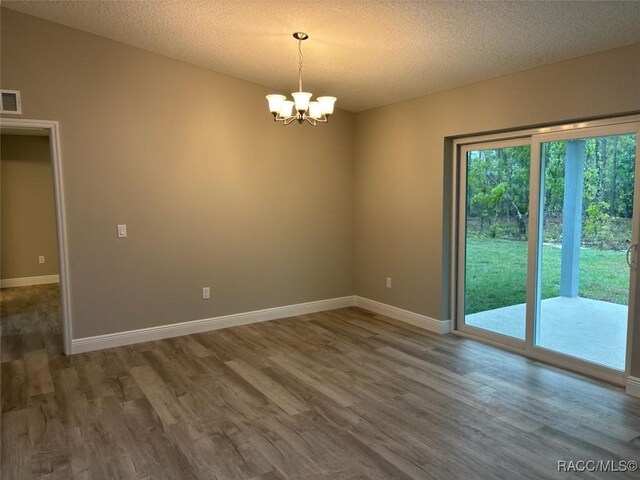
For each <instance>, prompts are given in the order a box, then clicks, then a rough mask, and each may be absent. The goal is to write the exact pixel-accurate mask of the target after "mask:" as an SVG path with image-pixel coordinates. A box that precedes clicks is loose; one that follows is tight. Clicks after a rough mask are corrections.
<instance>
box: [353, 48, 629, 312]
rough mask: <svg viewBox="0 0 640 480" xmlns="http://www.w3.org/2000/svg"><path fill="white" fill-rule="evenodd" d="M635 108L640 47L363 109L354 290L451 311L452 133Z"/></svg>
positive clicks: (419, 308)
mask: <svg viewBox="0 0 640 480" xmlns="http://www.w3.org/2000/svg"><path fill="white" fill-rule="evenodd" d="M638 110H640V44H636V45H633V46H630V47H626V48H620V49H616V50H611V51H608V52H604V53H600V54H595V55H590V56H586V57H581V58H577V59H573V60H570V61H566V62H562V63H558V64H554V65H549V66H545V67H541V68H536V69H533V70H529V71H525V72H521V73H517V74H513V75H508V76H504V77H500V78H496V79H492V80H488V81H485V82H481V83H477V84H474V85H469V86H466V87H462V88H458V89H455V90H450V91H447V92H444V93H440V94H436V95H430V96H426V97H422V98H418V99H415V100H411V101H407V102H403V103H398V104H394V105H390V106H387V107H382V108H378V109H374V110H370V111H367V112H364V113H361V114H358V115H357V116H356V132H355V135H356V137H355V138H356V140H355V149H356V156H355V162H356V163H355V180H356V188H355V197H356V198H355V208H356V216H355V218H356V231H355V236H356V244H355V252H356V263H355V265H356V267H355V268H356V273H355V285H356V294H358V295H361V296H364V297H367V298H371V299H373V300H377V301H380V302H383V303H386V304H390V305H393V306H396V307H400V308H403V309H407V310H410V311H413V312H417V313H420V314H423V315H427V316H430V317H433V318H437V319H448V318H449V308H448V306H449V305H448V300H449V298H448V295H449V289H448V286H449V285H448V282H449V276H448V269H449V256H448V254H449V252H448V246H449V236H448V233H449V227H448V218H447V217H446V215H444V214H445V212H448V211H449V203H448V202H449V199H450V192H449V186H450V175H451V170H450V165H451V155H450V152H445V137H448V136H458V135H463V134H470V133H478V132H486V131H495V130H502V129H511V128H515V127H525V126H532V125H538V124H545V123H556V122H562V121H566V120H570V119H589V118H593V117H599V116H610V115H617V114H620V113H625V112H632V111H638ZM449 148H450V146H449ZM445 153H448V154H449V155H445ZM387 276H390V277H392V278H393V288H392V289H387V288H385V277H387Z"/></svg>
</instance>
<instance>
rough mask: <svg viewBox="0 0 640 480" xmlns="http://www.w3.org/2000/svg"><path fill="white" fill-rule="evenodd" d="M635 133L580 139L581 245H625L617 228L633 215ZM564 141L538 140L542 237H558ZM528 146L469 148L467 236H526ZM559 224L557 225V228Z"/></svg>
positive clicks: (623, 232)
mask: <svg viewBox="0 0 640 480" xmlns="http://www.w3.org/2000/svg"><path fill="white" fill-rule="evenodd" d="M635 152H636V137H635V135H616V136H610V137H597V138H589V139H586V140H585V165H584V171H583V174H584V184H583V200H582V208H583V210H582V212H583V219H582V221H583V228H582V245H583V246H596V247H599V248H604V249H625V248H626V247H627V245H628V237H629V231H628V230H626V229H623V228H620V225H622V224H625V225H626V220H627V219H631V217H632V215H633V186H634V174H635ZM566 154H567V142H566V141H556V142H549V143H546V144H544V145H543V152H542V155H543V158H542V159H543V164H544V172H543V173H544V175H543V178H544V190H543V192H542V196H543V205H544V210H543V222H544V232H543V235H544V238H545V241H549V242H560V241H561V236H562V214H563V203H564V175H565V161H566ZM530 156H531V150H530V147H529V146H521V147H508V148H498V149H488V150H476V151H471V152H469V155H468V158H467V231H468V234H469V235H471V236H485V237H491V238H503V239H511V240H524V239H526V238H527V222H528V210H529V175H530V173H529V163H530ZM558 229H559V230H558Z"/></svg>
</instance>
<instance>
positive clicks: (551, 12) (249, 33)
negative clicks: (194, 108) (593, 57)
mask: <svg viewBox="0 0 640 480" xmlns="http://www.w3.org/2000/svg"><path fill="white" fill-rule="evenodd" d="M2 5H3V6H4V7H8V8H11V9H13V10H17V11H20V12H24V13H27V14H30V15H34V16H37V17H41V18H44V19H47V20H51V21H54V22H58V23H61V24H64V25H68V26H70V27H74V28H77V29H80V30H85V31H88V32H92V33H95V34H97V35H101V36H104V37H107V38H111V39H114V40H118V41H121V42H124V43H128V44H130V45H135V46H137V47H140V48H143V49H146V50H150V51H153V52H157V53H160V54H163V55H167V56H169V57H173V58H177V59H180V60H184V61H186V62H190V63H194V64H197V65H201V66H204V67H208V68H211V69H213V70H216V71H219V72H223V73H226V74H229V75H233V76H236V77H240V78H244V79H247V80H251V81H253V82H257V83H260V84H263V85H267V86H269V87H272V88H274V89H278V90H284V91H287V92H289V91H293V90H297V49H296V42H295V40H293V38H292V37H291V33H292V32H294V31H297V30H301V31H304V32H307V33H308V34H309V35H310V37H311V38H310V39H309V40H307V41H306V42H305V43H304V45H303V53H304V57H305V68H304V73H305V90H306V91H310V92H313V93H314V95H316V96H317V95H322V94H324V95H335V96H337V97H338V103H337V106H338V107H340V108H343V109H346V110H351V111H354V112H357V111H361V110H365V109H368V108H372V107H376V106H380V105H385V104H388V103H393V102H397V101H401V100H406V99H409V98H413V97H417V96H421V95H425V94H429V93H433V92H437V91H442V90H446V89H449V88H453V87H456V86H460V85H465V84H469V83H473V82H477V81H480V80H484V79H488V78H492V77H497V76H500V75H504V74H507V73H512V72H516V71H520V70H525V69H528V68H532V67H535V66H538V65H544V64H549V63H553V62H557V61H560V60H564V59H568V58H573V57H578V56H581V55H586V54H589V53H593V52H597V51H602V50H608V49H611V48H615V47H619V46H623V45H628V44H632V43H636V42H640V1H628V2H613V1H602V2H597V1H587V2H579V1H569V2H562V1H550V2H547V1H532V2H529V1H508V2H503V1H441V2H432V1H401V0H395V1H373V0H370V1H366V0H360V1H348V0H331V1H319V0H318V1H290V0H231V1H228V0H213V1H211V0H208V1H204V0H158V1H31V2H27V1H18V2H16V1H3V2H2Z"/></svg>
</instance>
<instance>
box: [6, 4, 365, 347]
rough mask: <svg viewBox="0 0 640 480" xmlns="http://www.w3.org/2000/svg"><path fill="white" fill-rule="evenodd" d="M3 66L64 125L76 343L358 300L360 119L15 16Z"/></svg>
mask: <svg viewBox="0 0 640 480" xmlns="http://www.w3.org/2000/svg"><path fill="white" fill-rule="evenodd" d="M1 53H2V65H1V66H2V88H10V89H18V90H21V92H22V107H23V115H22V117H21V118H33V119H45V120H58V121H59V122H60V132H61V148H62V159H63V176H64V187H65V195H66V198H65V200H66V213H67V222H68V244H69V262H70V279H71V296H72V307H71V308H72V313H73V318H74V324H73V336H74V338H81V337H87V336H92V335H100V334H105V333H110V332H119V331H125V330H132V329H136V328H144V327H150V326H155V325H163V324H168V323H173V322H183V321H188V320H194V319H200V318H208V317H213V316H218V315H225V314H231V313H236V312H246V311H251V310H256V309H262V308H268V307H276V306H281V305H290V304H295V303H300V302H309V301H314V300H321V299H327V298H334V297H340V296H344V295H351V294H353V224H354V221H353V197H352V187H353V171H352V166H353V164H352V159H353V123H354V117H353V115H352V114H350V113H346V112H344V111H337V112H336V114H335V115H334V117H333V118H332V119H331V122H330V123H329V124H328V125H321V126H318V127H315V128H312V127H310V126H302V127H301V126H298V125H291V126H289V127H286V128H285V127H283V126H282V125H280V124H275V123H274V122H272V121H271V119H270V114H269V112H268V110H267V108H266V100H265V98H264V95H266V94H267V93H270V92H269V91H268V89H267V88H265V87H262V86H259V85H256V84H252V83H249V82H246V81H243V80H239V79H235V78H231V77H228V76H225V75H222V74H218V73H215V72H212V71H209V70H206V69H203V68H199V67H195V66H192V65H189V64H186V63H182V62H178V61H175V60H171V59H169V58H166V57H162V56H159V55H155V54H152V53H149V52H145V51H143V50H140V49H136V48H133V47H130V46H127V45H124V44H120V43H117V42H113V41H110V40H106V39H104V38H101V37H97V36H94V35H90V34H86V33H83V32H80V31H77V30H73V29H70V28H66V27H63V26H60V25H57V24H54V23H50V22H46V21H43V20H39V19H36V18H34V17H29V16H25V15H22V14H18V13H16V12H13V11H10V10H6V9H3V10H2V52H1ZM294 78H295V77H294ZM120 223H124V224H127V226H128V234H129V236H128V238H126V239H118V238H116V225H117V224H120ZM204 286H210V287H211V297H212V298H211V300H202V299H201V292H202V290H201V289H202V287H204Z"/></svg>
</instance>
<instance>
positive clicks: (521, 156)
mask: <svg viewBox="0 0 640 480" xmlns="http://www.w3.org/2000/svg"><path fill="white" fill-rule="evenodd" d="M530 155H531V147H530V146H529V145H525V146H518V147H505V148H495V149H488V150H475V151H471V152H469V153H468V155H467V189H466V199H465V200H466V209H467V215H466V238H465V247H466V262H465V269H466V270H465V290H464V291H465V305H464V313H465V324H467V325H471V326H474V327H477V328H482V329H484V330H488V331H491V332H494V333H499V334H502V335H506V336H509V337H515V338H518V339H521V340H524V336H525V311H526V309H525V302H526V298H527V239H528V231H527V230H528V218H529V163H530Z"/></svg>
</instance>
